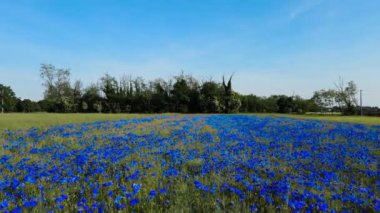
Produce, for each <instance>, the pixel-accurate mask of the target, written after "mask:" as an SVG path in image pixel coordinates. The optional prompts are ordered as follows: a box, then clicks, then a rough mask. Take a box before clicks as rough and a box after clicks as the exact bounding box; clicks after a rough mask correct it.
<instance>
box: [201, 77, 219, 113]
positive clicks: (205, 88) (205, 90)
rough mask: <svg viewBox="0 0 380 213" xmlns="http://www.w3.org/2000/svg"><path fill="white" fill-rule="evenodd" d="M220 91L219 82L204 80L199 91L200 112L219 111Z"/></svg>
mask: <svg viewBox="0 0 380 213" xmlns="http://www.w3.org/2000/svg"><path fill="white" fill-rule="evenodd" d="M221 93H222V88H221V87H220V84H218V83H215V82H213V81H207V82H204V83H203V84H202V86H201V91H200V96H201V97H200V108H201V112H205V113H218V112H220V111H221V103H220V100H221Z"/></svg>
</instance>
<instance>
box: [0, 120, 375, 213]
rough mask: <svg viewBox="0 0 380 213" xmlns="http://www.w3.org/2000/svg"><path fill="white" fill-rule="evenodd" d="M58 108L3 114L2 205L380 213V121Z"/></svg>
mask: <svg viewBox="0 0 380 213" xmlns="http://www.w3.org/2000/svg"><path fill="white" fill-rule="evenodd" d="M32 115H33V114H32ZM32 115H31V116H32ZM41 115H42V116H49V115H47V114H46V115H45V114H41ZM51 116H53V115H51ZM59 116H62V117H60V119H61V120H60V119H53V118H52V119H51V120H50V121H49V119H47V118H46V117H45V118H46V119H45V121H44V122H42V121H41V123H39V124H37V125H34V124H33V126H35V127H33V128H27V127H28V125H30V124H28V122H23V118H22V117H20V118H19V120H18V122H19V125H20V128H22V129H17V128H10V124H11V123H15V124H14V125H17V122H16V120H17V119H9V120H8V124H4V121H5V119H3V120H2V121H1V122H2V123H3V124H1V123H0V125H1V126H2V129H3V130H2V133H1V137H0V145H1V146H0V163H1V164H0V211H4V212H12V211H13V212H22V211H23V210H24V211H30V212H48V211H53V212H57V211H58V212H60V211H64V212H73V211H77V212H117V211H123V212H363V211H364V212H378V211H380V170H379V166H380V165H379V162H380V125H365V124H360V123H348V122H326V121H321V120H313V119H310V118H312V117H306V116H305V117H303V119H299V118H294V117H292V116H291V117H279V116H275V115H273V116H256V115H171V114H167V115H130V116H129V117H127V116H126V115H123V114H121V115H111V116H115V117H114V118H112V119H114V120H108V119H107V118H105V117H98V118H96V119H98V120H99V119H100V120H103V119H105V120H104V121H94V122H90V121H91V120H88V118H85V117H83V118H80V117H76V118H75V119H76V120H75V121H73V120H70V116H73V117H74V115H65V114H63V115H59ZM98 116H109V115H98ZM118 116H125V117H118ZM32 117H33V116H32ZM73 117H71V119H73ZM2 118H4V117H2ZM321 118H323V117H321ZM337 118H338V117H337ZM65 119H66V120H65ZM86 119H87V120H86ZM91 119H95V118H91ZM339 119H348V117H346V118H344V117H339ZM361 119H362V121H363V123H367V122H366V121H365V120H363V118H361ZM32 120H33V118H31V121H30V123H33V121H32ZM41 120H43V119H41ZM46 120H47V121H46ZM106 120H107V121H106ZM69 121H70V124H62V123H61V124H60V122H69ZM84 121H87V122H84ZM343 121H350V120H343ZM377 121H378V120H374V121H370V123H369V124H378V123H376V122H377ZM359 122H360V121H359ZM372 122H374V123H372ZM51 124H60V125H53V126H50V125H51Z"/></svg>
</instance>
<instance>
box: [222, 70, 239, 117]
mask: <svg viewBox="0 0 380 213" xmlns="http://www.w3.org/2000/svg"><path fill="white" fill-rule="evenodd" d="M231 80H232V76H231V77H230V79H229V80H228V83H227V84H226V83H225V81H224V76H223V89H224V94H223V103H224V105H223V107H222V108H223V111H224V113H234V112H238V111H239V108H240V106H241V102H240V99H239V96H238V94H237V93H235V92H234V91H233V90H232V82H231Z"/></svg>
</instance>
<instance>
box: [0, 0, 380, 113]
mask: <svg viewBox="0 0 380 213" xmlns="http://www.w3.org/2000/svg"><path fill="white" fill-rule="evenodd" d="M379 11H380V1H379V0H355V1H354V0H304V1H299V0H281V1H280V0H251V1H249V0H241V1H238V0H236V1H231V0H149V1H148V0H135V1H129V0H120V1H113V0H107V1H106V0H104V1H95V0H91V1H90V0H88V1H86V0H81V1H74V0H62V1H58V0H57V1H50V0H45V1H39V0H24V1H22V0H19V1H14V0H3V1H1V4H0V14H1V15H0V83H3V84H6V85H10V86H11V87H12V88H13V89H14V91H15V92H16V94H17V95H18V96H19V97H22V98H30V99H34V100H38V99H40V98H42V92H43V88H42V86H41V80H40V79H39V66H40V64H41V63H51V64H54V65H56V66H57V67H63V68H71V72H72V79H73V80H75V79H81V80H82V81H83V82H84V84H85V85H87V84H89V83H91V82H96V81H97V79H98V78H99V77H100V76H101V75H103V74H104V73H106V72H108V73H109V74H111V75H114V76H116V77H118V76H121V75H122V74H123V73H126V74H131V75H132V76H142V77H143V78H145V79H147V80H151V79H154V78H157V77H163V78H164V79H167V78H169V77H170V76H173V75H176V74H179V73H180V71H181V70H184V71H185V73H189V74H192V75H193V76H195V77H197V78H199V79H209V78H210V77H212V78H213V79H214V80H218V81H219V80H220V79H221V76H222V75H229V74H232V73H234V74H235V75H234V81H233V86H234V89H235V90H236V91H238V92H240V93H243V94H248V93H253V94H256V95H260V96H268V95H271V94H286V95H292V94H293V93H295V94H299V95H301V96H302V97H307V98H308V97H311V95H312V93H313V91H315V90H319V89H322V88H333V87H334V82H336V81H337V80H338V78H339V76H342V77H343V78H344V80H346V81H349V80H354V81H355V82H356V83H357V85H358V87H359V88H361V89H363V90H364V100H365V104H367V105H377V106H380V95H378V94H379V91H380V12H379ZM376 93H377V95H376Z"/></svg>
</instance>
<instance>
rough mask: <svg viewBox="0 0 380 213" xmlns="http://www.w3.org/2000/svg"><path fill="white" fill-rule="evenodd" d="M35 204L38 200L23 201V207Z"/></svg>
mask: <svg viewBox="0 0 380 213" xmlns="http://www.w3.org/2000/svg"><path fill="white" fill-rule="evenodd" d="M37 205H38V202H37V201H35V200H30V201H26V202H25V203H24V207H25V208H33V207H36V206H37Z"/></svg>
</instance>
